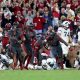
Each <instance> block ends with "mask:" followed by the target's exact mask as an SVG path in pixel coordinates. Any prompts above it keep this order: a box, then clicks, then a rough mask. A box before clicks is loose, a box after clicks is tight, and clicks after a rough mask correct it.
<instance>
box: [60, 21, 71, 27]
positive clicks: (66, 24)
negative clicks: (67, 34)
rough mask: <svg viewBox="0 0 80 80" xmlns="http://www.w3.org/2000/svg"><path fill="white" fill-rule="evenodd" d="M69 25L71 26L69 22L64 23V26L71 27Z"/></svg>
mask: <svg viewBox="0 0 80 80" xmlns="http://www.w3.org/2000/svg"><path fill="white" fill-rule="evenodd" d="M69 24H70V22H69V21H64V22H63V23H62V26H65V27H69Z"/></svg>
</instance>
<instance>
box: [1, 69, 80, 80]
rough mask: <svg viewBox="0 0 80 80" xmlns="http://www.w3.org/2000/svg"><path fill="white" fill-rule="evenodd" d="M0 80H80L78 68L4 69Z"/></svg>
mask: <svg viewBox="0 0 80 80" xmlns="http://www.w3.org/2000/svg"><path fill="white" fill-rule="evenodd" d="M0 80H80V70H52V71H45V70H22V71H21V70H4V71H0Z"/></svg>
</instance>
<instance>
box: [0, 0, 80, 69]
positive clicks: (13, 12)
mask: <svg viewBox="0 0 80 80" xmlns="http://www.w3.org/2000/svg"><path fill="white" fill-rule="evenodd" d="M63 27H66V28H65V31H67V32H68V34H67V32H65V31H64V30H63ZM60 31H61V32H60ZM63 32H64V33H65V36H66V35H67V38H66V40H65V39H64V37H63V35H64V33H63ZM50 33H52V34H50ZM53 33H55V34H53ZM55 35H56V37H57V35H58V36H59V37H60V38H55V39H53V40H56V41H54V43H53V42H52V43H51V40H52V38H51V36H55ZM58 41H59V42H60V41H61V42H63V43H64V44H65V45H66V47H67V48H68V49H67V48H66V47H65V48H64V47H63V46H62V48H64V49H65V51H67V52H65V51H64V50H62V51H60V50H61V49H59V52H58V51H57V49H56V48H55V47H52V46H56V45H57V43H58ZM47 43H49V44H47ZM50 43H51V44H50ZM55 43H56V44H55ZM52 44H53V45H52ZM54 44H55V45H54ZM60 44H61V45H62V43H60ZM69 44H70V46H69ZM79 44H80V0H0V69H1V70H2V69H17V68H20V69H23V68H25V69H29V68H30V69H63V68H66V69H67V67H68V68H74V67H76V68H80V54H79V47H80V46H79ZM49 45H50V46H49ZM57 48H59V47H57ZM55 49H56V50H55ZM57 53H58V55H55V54H57ZM67 57H68V58H67ZM65 65H66V66H67V67H66V66H65ZM28 66H29V68H28Z"/></svg>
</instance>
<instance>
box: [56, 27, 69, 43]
mask: <svg viewBox="0 0 80 80" xmlns="http://www.w3.org/2000/svg"><path fill="white" fill-rule="evenodd" d="M57 33H58V34H59V35H60V37H61V38H62V39H63V40H64V41H65V42H67V43H68V41H69V36H70V29H64V28H63V27H59V28H58V32H57Z"/></svg>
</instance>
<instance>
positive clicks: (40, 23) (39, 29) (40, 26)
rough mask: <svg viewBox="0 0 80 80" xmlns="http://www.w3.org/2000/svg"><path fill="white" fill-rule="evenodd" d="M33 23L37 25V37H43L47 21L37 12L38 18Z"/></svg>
mask: <svg viewBox="0 0 80 80" xmlns="http://www.w3.org/2000/svg"><path fill="white" fill-rule="evenodd" d="M33 23H34V24H35V27H34V29H35V32H36V36H41V35H42V30H43V27H44V25H43V24H44V23H45V19H44V18H43V17H40V13H39V12H37V14H36V17H35V18H34V19H33Z"/></svg>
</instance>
